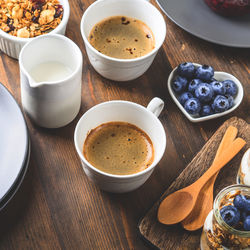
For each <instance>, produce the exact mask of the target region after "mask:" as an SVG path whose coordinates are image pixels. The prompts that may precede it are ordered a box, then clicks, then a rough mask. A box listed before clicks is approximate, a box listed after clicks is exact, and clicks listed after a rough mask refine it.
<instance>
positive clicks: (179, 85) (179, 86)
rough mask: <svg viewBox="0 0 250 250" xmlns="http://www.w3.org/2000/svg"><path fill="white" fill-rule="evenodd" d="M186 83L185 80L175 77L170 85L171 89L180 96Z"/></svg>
mask: <svg viewBox="0 0 250 250" xmlns="http://www.w3.org/2000/svg"><path fill="white" fill-rule="evenodd" d="M187 82H188V81H187V79H186V78H184V77H181V76H177V77H176V78H175V80H174V81H173V83H172V88H173V90H174V91H175V92H176V93H177V94H180V93H181V92H183V91H184V90H185V88H186V86H187Z"/></svg>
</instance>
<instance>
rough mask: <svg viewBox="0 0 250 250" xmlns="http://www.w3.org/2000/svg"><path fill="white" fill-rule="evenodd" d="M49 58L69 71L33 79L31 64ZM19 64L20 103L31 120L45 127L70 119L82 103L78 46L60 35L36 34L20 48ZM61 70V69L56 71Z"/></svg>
mask: <svg viewBox="0 0 250 250" xmlns="http://www.w3.org/2000/svg"><path fill="white" fill-rule="evenodd" d="M51 62H54V63H59V64H60V65H64V66H65V67H67V68H66V69H68V70H70V71H71V73H70V74H69V75H67V76H65V77H61V78H60V77H59V78H58V79H60V80H53V81H43V82H39V81H38V82H37V81H35V79H34V78H33V77H32V74H31V72H32V69H33V68H34V66H36V65H37V66H38V67H40V66H41V65H43V64H44V63H51ZM19 66H20V81H21V99H22V105H23V108H24V110H25V111H26V112H27V113H28V115H29V116H30V117H31V118H32V120H33V121H35V122H36V123H37V124H38V125H39V126H42V127H46V128H58V127H62V126H65V125H67V124H68V123H70V122H71V121H72V120H73V119H74V118H75V117H76V115H77V114H78V112H79V109H80V105H81V85H82V84H81V83H82V53H81V50H80V49H79V47H78V46H77V45H76V44H75V43H74V42H73V41H71V40H70V39H69V38H67V37H65V36H62V35H57V34H53V35H52V34H50V35H43V36H39V37H37V38H34V39H32V40H31V41H30V42H29V43H27V44H26V45H24V47H23V48H22V50H21V53H20V56H19ZM53 70H54V69H53ZM55 70H56V69H55ZM46 72H47V71H46ZM61 73H64V71H62V72H61V71H60V72H58V74H61ZM62 75H63V74H62Z"/></svg>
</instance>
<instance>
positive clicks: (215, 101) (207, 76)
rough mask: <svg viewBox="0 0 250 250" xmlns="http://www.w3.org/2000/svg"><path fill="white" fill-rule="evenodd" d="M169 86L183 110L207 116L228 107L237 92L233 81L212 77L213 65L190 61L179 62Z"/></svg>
mask: <svg viewBox="0 0 250 250" xmlns="http://www.w3.org/2000/svg"><path fill="white" fill-rule="evenodd" d="M171 86H172V89H173V90H174V92H175V94H176V95H178V96H179V97H178V101H179V102H180V103H181V105H182V106H184V108H185V110H186V111H187V112H188V113H189V114H191V115H196V116H197V115H198V116H208V115H212V114H214V113H221V112H224V111H226V110H228V109H230V108H231V107H232V106H233V104H234V97H235V96H236V94H237V92H238V88H237V85H236V84H235V82H234V81H232V80H225V81H222V82H221V81H217V80H216V79H214V69H213V67H211V66H208V65H202V66H199V67H195V66H194V65H193V63H191V62H184V63H181V64H180V65H179V66H178V67H177V76H176V78H175V79H174V81H173V82H172V83H171Z"/></svg>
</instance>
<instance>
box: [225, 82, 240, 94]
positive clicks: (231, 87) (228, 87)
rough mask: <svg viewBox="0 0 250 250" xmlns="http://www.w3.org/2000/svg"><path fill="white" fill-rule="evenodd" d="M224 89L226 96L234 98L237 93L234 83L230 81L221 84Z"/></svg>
mask: <svg viewBox="0 0 250 250" xmlns="http://www.w3.org/2000/svg"><path fill="white" fill-rule="evenodd" d="M222 83H223V84H224V86H225V88H226V94H228V95H232V96H235V95H236V94H237V92H238V87H237V85H236V83H235V82H234V81H232V80H225V81H223V82H222Z"/></svg>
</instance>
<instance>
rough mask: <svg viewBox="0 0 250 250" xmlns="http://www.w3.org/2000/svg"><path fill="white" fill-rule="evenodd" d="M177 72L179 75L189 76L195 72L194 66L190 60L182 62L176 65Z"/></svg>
mask: <svg viewBox="0 0 250 250" xmlns="http://www.w3.org/2000/svg"><path fill="white" fill-rule="evenodd" d="M177 73H178V75H180V76H183V77H187V78H191V77H192V76H193V75H194V73H195V66H194V65H193V64H192V63H191V62H184V63H181V64H179V66H178V67H177Z"/></svg>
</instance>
